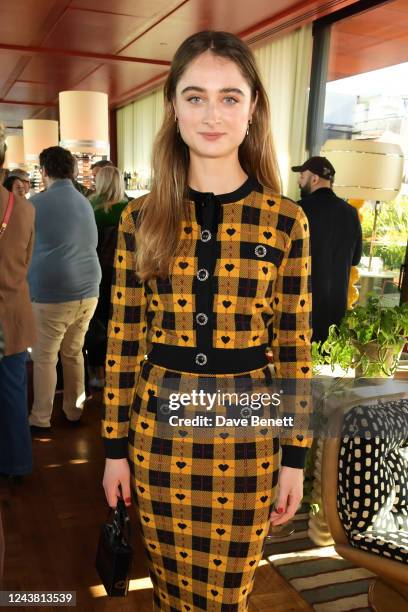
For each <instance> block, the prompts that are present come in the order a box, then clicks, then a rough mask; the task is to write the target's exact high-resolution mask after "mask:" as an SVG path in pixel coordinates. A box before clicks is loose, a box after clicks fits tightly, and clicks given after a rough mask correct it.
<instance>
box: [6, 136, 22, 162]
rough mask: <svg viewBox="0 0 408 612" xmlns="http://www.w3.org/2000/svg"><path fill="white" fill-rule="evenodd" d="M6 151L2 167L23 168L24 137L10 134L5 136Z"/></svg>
mask: <svg viewBox="0 0 408 612" xmlns="http://www.w3.org/2000/svg"><path fill="white" fill-rule="evenodd" d="M6 143H7V151H6V158H5V160H4V167H5V168H9V169H10V170H13V169H14V168H24V166H25V159H24V139H23V137H22V136H15V135H14V134H13V135H10V136H7V138H6Z"/></svg>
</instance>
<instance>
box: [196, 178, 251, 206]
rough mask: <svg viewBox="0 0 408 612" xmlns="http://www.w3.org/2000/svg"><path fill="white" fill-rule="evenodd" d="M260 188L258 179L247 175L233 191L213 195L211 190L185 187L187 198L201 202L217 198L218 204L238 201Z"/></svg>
mask: <svg viewBox="0 0 408 612" xmlns="http://www.w3.org/2000/svg"><path fill="white" fill-rule="evenodd" d="M261 189H262V188H261V186H260V185H259V183H258V181H257V180H256V179H255V178H252V177H248V178H247V180H246V181H245V183H244V184H243V185H241V186H240V187H238V189H236V190H235V191H231V192H230V193H221V194H217V195H215V194H214V193H212V192H211V191H209V192H204V191H196V190H195V189H192V188H191V187H188V188H187V198H188V199H189V200H192V201H193V202H196V203H202V202H203V201H204V200H207V201H208V200H212V199H215V200H217V201H218V202H219V203H220V204H230V203H231V202H238V201H239V200H243V199H244V198H246V197H247V196H249V194H250V193H251V192H252V191H260V190H261Z"/></svg>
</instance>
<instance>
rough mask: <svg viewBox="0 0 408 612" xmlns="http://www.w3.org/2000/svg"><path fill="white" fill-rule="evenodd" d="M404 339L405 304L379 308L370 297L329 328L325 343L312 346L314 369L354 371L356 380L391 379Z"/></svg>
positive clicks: (406, 333)
mask: <svg viewBox="0 0 408 612" xmlns="http://www.w3.org/2000/svg"><path fill="white" fill-rule="evenodd" d="M407 336H408V304H402V305H400V306H394V307H385V306H381V303H380V300H379V298H378V297H377V296H374V295H373V296H370V297H369V298H368V302H367V304H366V305H365V306H357V307H356V308H354V310H349V311H347V313H346V315H345V316H344V318H343V319H342V321H341V322H340V324H339V325H332V326H331V327H330V329H329V336H328V338H327V340H326V341H325V342H323V344H322V345H321V346H320V345H315V346H314V347H313V361H314V367H315V368H318V366H319V365H322V364H330V366H331V367H332V369H334V366H335V365H340V366H341V367H342V368H343V369H344V370H348V369H349V368H355V370H356V378H358V377H362V376H364V377H366V378H383V377H388V376H392V375H393V374H394V372H395V370H396V368H397V365H398V361H399V357H400V355H401V352H402V349H403V347H404V344H405V343H406V341H407Z"/></svg>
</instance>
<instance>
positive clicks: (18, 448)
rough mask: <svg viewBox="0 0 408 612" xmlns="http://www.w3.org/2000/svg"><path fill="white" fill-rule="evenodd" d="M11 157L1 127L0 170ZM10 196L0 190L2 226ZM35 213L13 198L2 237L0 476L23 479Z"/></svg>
mask: <svg viewBox="0 0 408 612" xmlns="http://www.w3.org/2000/svg"><path fill="white" fill-rule="evenodd" d="M5 151H6V143H5V132H4V127H3V126H2V125H1V124H0V169H1V167H2V165H3V163H4V155H5ZM9 196H10V193H9V192H8V191H7V190H6V189H4V187H3V186H1V185H0V223H2V222H3V220H4V216H5V212H6V209H7V204H8V200H9ZM34 215H35V211H34V207H33V205H32V204H31V203H30V202H29V201H28V200H26V199H25V198H23V197H21V196H14V207H13V210H12V213H11V217H10V220H9V223H8V225H7V227H6V229H5V231H4V233H3V235H2V236H1V237H0V324H1V326H2V328H3V333H4V342H5V347H4V357H3V359H2V360H1V361H0V474H1V475H3V476H8V477H16V476H17V477H18V476H22V475H24V474H28V473H30V472H31V470H32V451H31V435H30V429H29V425H28V415H27V380H26V360H27V348H28V347H30V346H32V345H33V343H34V340H35V323H34V317H33V312H32V308H31V300H30V293H29V288H28V283H27V272H28V266H29V263H30V259H31V253H32V248H33V242H34Z"/></svg>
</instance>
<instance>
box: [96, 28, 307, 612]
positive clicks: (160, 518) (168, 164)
mask: <svg viewBox="0 0 408 612" xmlns="http://www.w3.org/2000/svg"><path fill="white" fill-rule="evenodd" d="M153 170H154V177H153V186H152V191H151V192H150V194H148V196H147V197H145V198H141V199H139V200H136V201H134V202H132V203H130V204H129V206H128V207H127V208H126V210H125V211H124V213H123V215H122V218H121V223H120V226H119V235H118V245H117V251H116V255H115V272H114V283H113V287H112V317H111V321H110V326H109V341H108V354H107V361H106V387H105V394H104V404H105V412H104V419H103V424H102V431H103V437H104V443H105V449H106V457H107V459H106V466H105V474H104V488H105V492H106V497H107V500H108V503H109V504H110V506H112V507H114V506H116V502H117V497H118V496H120V495H123V497H124V498H125V502H126V503H128V504H129V503H130V495H131V493H130V491H131V488H132V491H133V495H134V498H135V500H136V503H137V507H138V513H139V519H140V526H141V531H142V535H143V541H144V546H145V550H146V553H147V557H148V560H149V570H150V575H151V578H152V582H153V587H154V606H155V609H156V610H166V611H169V612H170V611H175V610H180V611H185V610H187V611H188V610H214V611H216V610H219V611H221V610H222V611H224V610H225V611H227V610H228V611H243V610H247V606H248V597H249V594H250V592H251V589H252V585H253V578H254V573H255V570H256V567H257V565H258V562H259V560H260V558H261V556H262V550H263V545H264V541H265V536H266V535H267V533H268V529H269V525H270V524H271V523H272V524H273V525H280V524H282V523H284V522H286V521H287V520H288V519H290V518H291V517H292V516H293V514H294V513H295V511H296V509H297V506H298V504H299V502H300V500H301V497H302V486H303V469H302V468H303V465H304V458H305V453H306V450H307V447H308V446H309V445H310V439H309V438H308V437H307V436H306V435H302V434H299V433H297V432H295V431H293V434H292V435H291V433H289V435H288V436H286V437H282V438H281V440H280V444H281V446H282V460H281V464H280V466H279V439H278V438H277V435H276V432H275V433H274V431H273V429H272V428H271V427H256V426H253V427H251V426H250V425H249V426H245V422H244V421H245V419H243V418H242V419H240V418H238V419H235V420H232V419H230V420H229V421H227V418H228V417H229V416H230V417H231V415H233V416H234V417H237V416H243V415H244V414H246V415H247V416H248V415H249V414H250V413H251V410H249V411H248V410H247V411H246V412H244V411H243V410H240V404H239V401H237V398H238V396H239V394H236V395H235V396H234V398H235V399H234V401H233V402H232V404H230V405H228V402H227V405H225V404H224V403H223V401H222V400H220V397H221V396H220V394H219V393H218V391H220V389H221V390H224V391H231V389H233V390H234V391H236V390H237V389H238V391H239V389H240V388H241V385H242V383H244V385H246V386H247V387H248V388H251V389H252V388H259V387H258V385H259V386H260V387H262V388H269V387H270V388H271V387H272V384H273V378H272V375H271V371H270V367H269V365H268V362H267V358H266V355H265V350H266V347H267V346H268V345H271V347H272V350H273V358H274V360H273V363H274V370H275V377H276V378H277V379H300V380H304V379H307V378H309V377H310V375H311V362H310V294H309V274H310V265H309V264H310V261H309V235H308V227H307V223H306V220H305V217H304V215H303V213H302V211H301V209H300V207H298V206H297V205H296V204H295V203H294V202H292V201H291V200H288V199H286V198H284V197H283V196H281V195H280V186H279V176H278V169H277V163H276V157H275V154H274V149H273V144H272V138H271V132H270V117H269V108H268V99H267V95H266V92H265V90H264V87H263V85H262V83H261V79H260V76H259V73H258V70H257V67H256V64H255V61H254V58H253V55H252V53H251V51H250V50H249V48H248V47H247V46H246V45H245V44H244V43H243V42H242V41H241V40H239V39H238V38H237V37H235V36H234V35H232V34H229V33H225V32H200V33H198V34H195V35H193V36H191V37H190V38H188V39H187V40H186V41H185V42H184V43H183V44H182V45H181V46H180V48H179V49H178V51H177V52H176V54H175V57H174V59H173V62H172V65H171V68H170V73H169V75H168V78H167V81H166V84H165V116H164V121H163V125H162V128H161V130H160V132H159V134H158V136H157V139H156V142H155V146H154V152H153ZM146 355H147V356H146ZM169 391H172V393H170V392H169ZM174 391H178V392H179V391H184V392H185V391H189V393H183V394H181V395H180V393H174ZM208 391H215V392H216V401H215V400H214V401H215V403H213V404H211V406H210V407H209V406H208V405H207V404H206V403H205V402H204V401H203V402H201V400H202V398H204V397H207V395H206V393H208ZM201 392H203V393H202V394H201ZM210 395H211V393H210V394H209V395H208V397H209V396H210ZM213 395H214V394H213ZM197 396H198V397H199V398H200V401H198V404H197V401H196V400H197ZM177 398H178V400H177ZM186 398H187V399H186ZM164 400H165V401H164ZM200 402H201V403H200ZM251 406H252V404H251ZM303 406H304V402H302V406H298V405H297V404H296V405H295V404H293V405H292V406H291V411H292V413H293V414H295V413H297V412H298V411H299V412H301V410H304V407H303ZM272 412H273V411H272V410H271V413H272ZM189 416H191V417H192V418H191V420H190V421H188V420H187V419H186V417H189ZM204 417H206V418H207V420H204ZM218 418H219V419H220V423H221V425H218ZM222 419H224V420H222ZM230 423H233V424H234V427H231V426H229V425H230ZM194 424H199V425H198V426H197V427H194ZM240 424H241V425H240ZM190 425H191V426H190ZM296 434H297V435H296ZM278 481H279V493H278V497H277V501H276V503H275V506H274V505H273V502H274V500H275V497H276V485H277V484H278Z"/></svg>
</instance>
